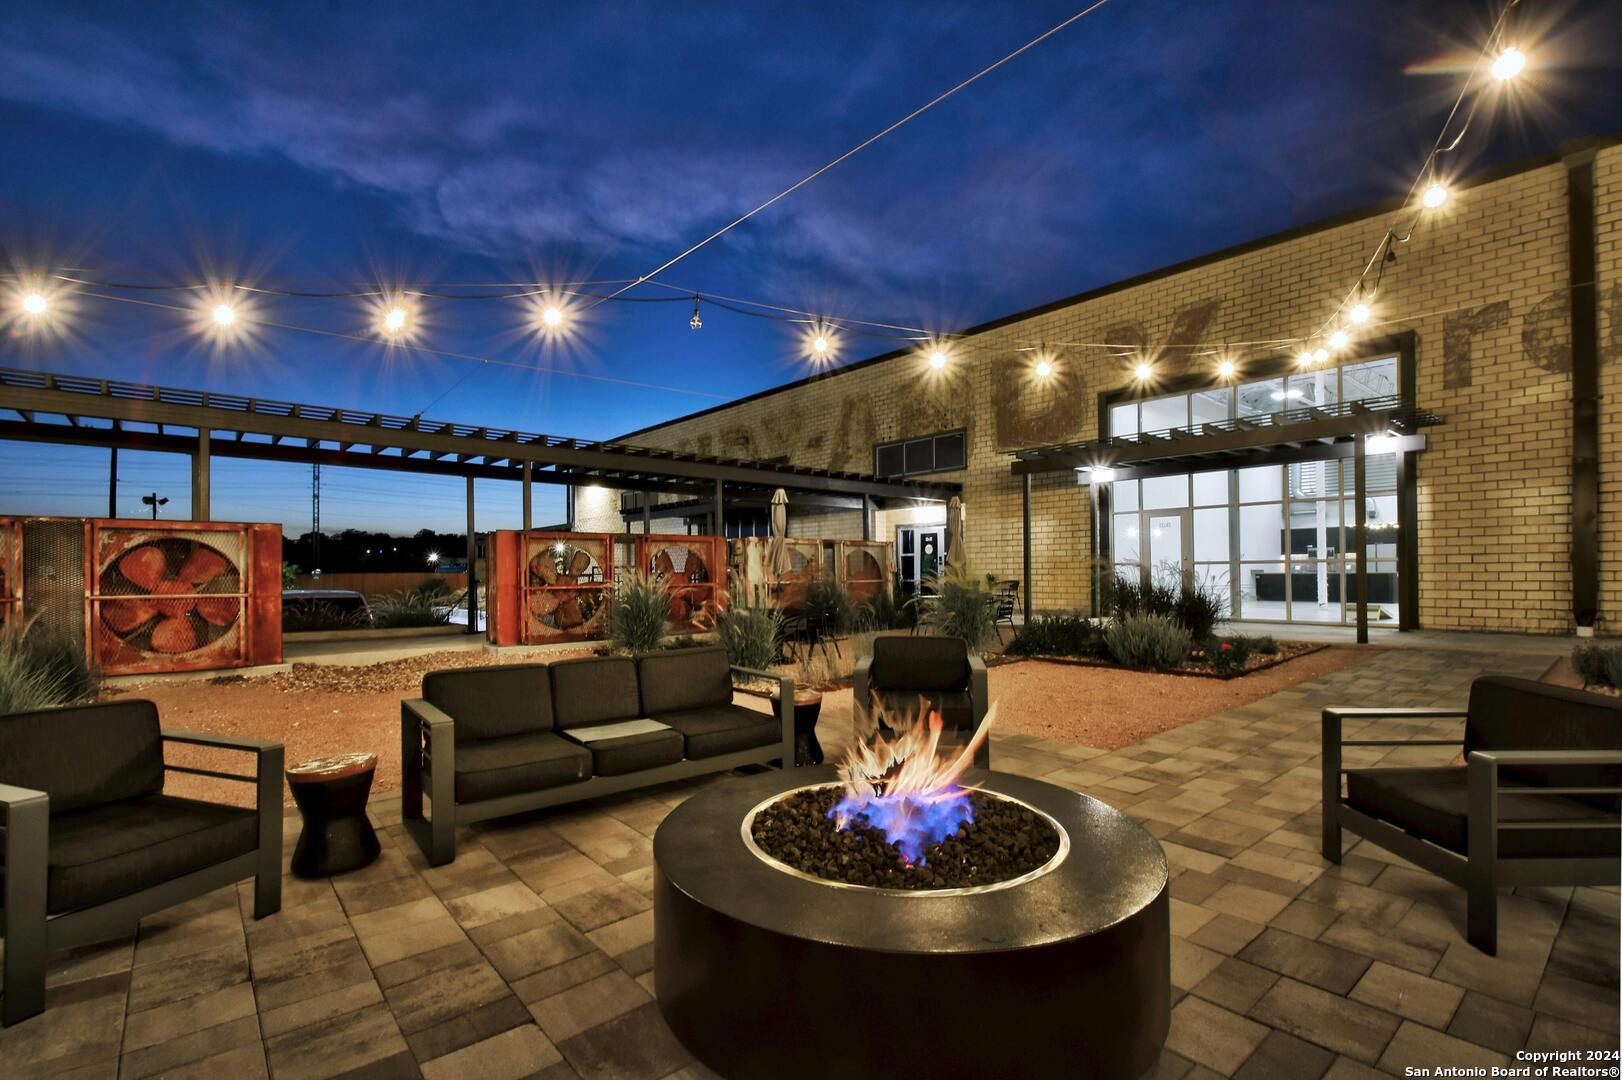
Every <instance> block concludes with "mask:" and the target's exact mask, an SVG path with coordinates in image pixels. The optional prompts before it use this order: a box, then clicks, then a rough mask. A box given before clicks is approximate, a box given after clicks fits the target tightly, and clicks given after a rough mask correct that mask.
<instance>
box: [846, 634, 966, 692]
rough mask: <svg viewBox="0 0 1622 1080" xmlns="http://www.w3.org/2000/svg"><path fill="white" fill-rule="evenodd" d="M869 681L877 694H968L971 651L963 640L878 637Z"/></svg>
mask: <svg viewBox="0 0 1622 1080" xmlns="http://www.w3.org/2000/svg"><path fill="white" fill-rule="evenodd" d="M868 679H869V683H870V685H871V686H872V688H873V689H874V690H912V691H918V690H967V689H968V688H969V648H968V646H967V645H965V644H964V643H963V641H962V639H960V638H951V637H930V636H926V635H919V636H917V637H906V636H901V635H886V636H883V637H876V638H874V639H873V663H872V664H871V665H870V666H869V667H868Z"/></svg>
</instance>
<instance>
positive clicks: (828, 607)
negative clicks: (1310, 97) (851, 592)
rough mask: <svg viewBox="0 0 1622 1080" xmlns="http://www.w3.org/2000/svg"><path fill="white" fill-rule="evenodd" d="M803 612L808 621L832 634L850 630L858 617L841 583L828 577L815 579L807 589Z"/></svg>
mask: <svg viewBox="0 0 1622 1080" xmlns="http://www.w3.org/2000/svg"><path fill="white" fill-rule="evenodd" d="M801 611H802V612H803V613H804V615H805V617H806V619H807V620H809V621H810V622H811V623H813V624H815V625H818V626H821V628H822V629H823V631H824V632H826V633H830V634H838V633H843V632H844V631H846V630H849V629H850V628H851V626H852V623H853V621H854V619H855V615H856V609H855V607H854V606H853V605H852V604H851V602H850V597H849V596H847V595H846V594H845V590H844V589H843V588H842V587H840V584H839V582H837V581H835V580H833V579H832V578H826V577H817V578H814V579H812V581H811V583H810V584H809V585H807V586H806V587H805V602H804V605H803V607H802V608H801Z"/></svg>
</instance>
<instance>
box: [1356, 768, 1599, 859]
mask: <svg viewBox="0 0 1622 1080" xmlns="http://www.w3.org/2000/svg"><path fill="white" fill-rule="evenodd" d="M1469 772H1470V770H1469V769H1468V768H1467V767H1465V766H1463V765H1446V766H1442V767H1439V768H1428V769H1421V768H1414V769H1406V768H1386V769H1352V770H1350V771H1348V772H1347V774H1346V802H1347V803H1348V804H1349V805H1350V806H1352V807H1353V808H1354V809H1356V810H1361V811H1362V812H1363V813H1365V814H1367V815H1369V816H1370V817H1373V818H1378V819H1379V820H1381V821H1384V822H1387V823H1388V824H1391V825H1395V826H1396V827H1397V828H1399V829H1401V830H1403V831H1404V832H1406V833H1409V834H1411V835H1413V836H1417V837H1419V838H1420V839H1422V840H1429V841H1430V842H1431V843H1433V844H1437V845H1439V846H1441V847H1444V848H1447V849H1448V850H1449V851H1455V852H1458V853H1459V854H1460V855H1467V854H1469V852H1468V850H1467V848H1468V842H1469V825H1468V821H1469V815H1470V781H1469ZM1500 786H1501V789H1511V790H1512V789H1514V788H1516V787H1524V786H1526V785H1521V784H1515V783H1504V782H1503V778H1502V777H1501V778H1500ZM1498 806H1499V810H1498V814H1499V820H1500V821H1517V822H1518V821H1548V822H1568V821H1605V820H1607V819H1610V820H1614V814H1607V813H1606V811H1604V810H1601V809H1599V808H1597V807H1594V806H1590V805H1588V804H1586V803H1583V802H1581V801H1579V800H1578V799H1575V798H1568V797H1566V796H1563V795H1536V796H1532V797H1529V798H1528V797H1521V798H1517V797H1515V796H1509V797H1508V798H1500V800H1499V804H1498ZM1619 835H1622V831H1619V830H1617V829H1561V830H1545V829H1511V830H1506V831H1501V832H1499V834H1498V854H1499V855H1500V856H1502V857H1504V858H1569V857H1573V856H1585V855H1616V854H1617V853H1618V851H1619V843H1618V837H1619Z"/></svg>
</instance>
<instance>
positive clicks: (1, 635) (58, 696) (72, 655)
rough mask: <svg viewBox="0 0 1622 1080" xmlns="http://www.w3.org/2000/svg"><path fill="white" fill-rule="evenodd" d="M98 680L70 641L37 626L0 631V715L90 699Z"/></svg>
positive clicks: (13, 625)
mask: <svg viewBox="0 0 1622 1080" xmlns="http://www.w3.org/2000/svg"><path fill="white" fill-rule="evenodd" d="M99 682H100V680H99V679H98V678H97V677H96V673H95V672H94V671H93V670H92V669H91V668H90V666H89V665H88V664H86V663H85V660H84V654H83V653H82V652H81V651H80V650H79V649H78V648H77V647H76V646H75V645H74V644H73V643H72V642H70V641H67V640H65V639H64V638H62V637H61V636H60V635H57V634H53V633H51V632H50V631H49V630H47V629H45V628H44V627H42V626H40V625H39V624H38V623H10V624H7V625H6V626H4V627H0V715H4V714H6V713H14V712H28V711H30V710H32V709H44V708H49V707H51V706H53V705H68V704H71V703H73V702H75V701H82V700H84V699H86V698H91V697H94V696H95V694H96V689H97V686H98V685H99Z"/></svg>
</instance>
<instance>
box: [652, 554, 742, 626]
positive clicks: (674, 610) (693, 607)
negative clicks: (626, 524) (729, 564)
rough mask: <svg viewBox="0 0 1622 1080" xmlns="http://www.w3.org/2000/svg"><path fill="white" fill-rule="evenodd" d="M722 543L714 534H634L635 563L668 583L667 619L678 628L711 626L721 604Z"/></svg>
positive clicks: (723, 559) (723, 556)
mask: <svg viewBox="0 0 1622 1080" xmlns="http://www.w3.org/2000/svg"><path fill="white" fill-rule="evenodd" d="M725 543H726V541H724V540H722V539H720V538H719V537H713V536H702V537H700V536H683V537H663V536H646V537H638V538H637V549H638V556H637V565H639V566H641V567H643V568H644V569H646V570H647V571H648V572H649V573H650V574H652V575H653V576H654V578H655V579H656V580H659V581H662V582H664V583H665V584H666V585H668V586H669V587H670V623H671V626H672V627H673V628H674V629H675V630H677V631H678V632H691V631H698V630H707V629H709V628H710V623H711V619H712V616H713V615H714V614H715V612H716V610H717V609H718V608H719V605H720V584H719V582H720V574H721V573H722V572H724V569H725V565H726V562H725V560H726V547H725Z"/></svg>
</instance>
